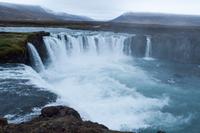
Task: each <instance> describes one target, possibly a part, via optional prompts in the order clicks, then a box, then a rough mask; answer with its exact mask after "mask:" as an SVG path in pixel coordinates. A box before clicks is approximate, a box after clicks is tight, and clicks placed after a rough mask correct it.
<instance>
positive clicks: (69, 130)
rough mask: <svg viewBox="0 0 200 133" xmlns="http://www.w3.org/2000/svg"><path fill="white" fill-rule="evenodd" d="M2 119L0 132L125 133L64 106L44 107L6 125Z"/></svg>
mask: <svg viewBox="0 0 200 133" xmlns="http://www.w3.org/2000/svg"><path fill="white" fill-rule="evenodd" d="M4 120H5V121H6V119H3V121H1V119H0V133H125V132H118V131H111V130H109V129H108V128H107V127H106V126H104V125H101V124H98V123H94V122H91V121H83V120H82V119H81V117H80V115H79V113H78V112H77V111H76V110H74V109H72V108H69V107H65V106H55V107H46V108H44V109H42V111H41V115H40V116H39V117H37V118H34V119H33V120H32V121H29V122H25V123H21V124H9V125H7V124H6V123H4V122H5V121H4ZM1 123H3V124H1ZM1 125H2V126H1Z"/></svg>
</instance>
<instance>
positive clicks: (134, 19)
mask: <svg viewBox="0 0 200 133" xmlns="http://www.w3.org/2000/svg"><path fill="white" fill-rule="evenodd" d="M112 22H120V23H134V24H156V25H169V26H173V25H174V26H177V25H180V26H187V25H189V26H200V16H195V15H175V14H162V13H133V12H128V13H124V14H122V15H121V16H119V17H117V18H115V19H114V20H112Z"/></svg>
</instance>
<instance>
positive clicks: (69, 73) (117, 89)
mask: <svg viewBox="0 0 200 133" xmlns="http://www.w3.org/2000/svg"><path fill="white" fill-rule="evenodd" d="M132 36H133V35H127V34H115V33H107V32H89V31H85V32H84V31H76V32H66V33H58V34H51V35H50V36H47V37H44V42H45V46H46V50H47V52H48V56H49V60H48V61H49V63H47V64H48V66H46V70H45V73H42V74H41V75H42V77H43V78H44V79H45V80H46V81H47V82H48V83H49V85H50V86H51V87H50V90H51V91H53V92H55V93H56V94H57V95H59V97H60V98H59V99H58V101H57V103H58V104H65V105H68V106H71V107H73V108H75V109H77V110H78V111H79V112H80V113H81V116H82V117H83V118H84V119H89V120H92V121H96V122H99V123H102V124H105V125H106V126H108V127H109V128H111V129H116V130H132V129H140V128H146V127H150V126H155V125H156V126H157V125H159V124H163V123H165V124H166V123H167V125H168V122H169V120H170V121H173V122H176V121H178V120H180V119H178V120H177V119H176V118H174V117H173V116H172V115H171V114H169V113H162V112H161V109H162V108H163V107H164V106H166V105H168V98H167V97H162V98H152V97H145V96H144V95H142V94H141V93H139V92H138V91H137V87H139V86H135V84H134V85H133V86H132V85H131V83H132V82H135V83H136V84H140V85H142V84H144V83H146V84H148V85H150V84H155V83H154V82H153V81H152V80H151V79H149V77H148V75H147V74H146V73H145V72H144V71H143V70H142V69H140V68H138V67H136V66H134V65H132V62H133V60H132V58H130V57H129V56H127V55H130V54H131V53H132V51H131V50H132V49H131V45H132V44H128V45H127V44H126V43H127V42H132V41H127V39H130V38H131V37H132ZM125 42H126V43H125ZM148 43H149V45H150V38H148ZM149 47H150V46H149ZM149 49H150V48H149ZM34 50H35V49H33V51H34ZM148 55H150V54H148ZM127 82H128V83H129V84H128V83H127ZM164 118H166V119H164ZM157 120H159V121H157ZM155 121H156V122H155Z"/></svg>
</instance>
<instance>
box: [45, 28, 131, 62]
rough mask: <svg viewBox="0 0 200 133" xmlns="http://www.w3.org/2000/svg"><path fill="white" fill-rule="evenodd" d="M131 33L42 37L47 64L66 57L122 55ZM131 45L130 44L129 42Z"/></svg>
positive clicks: (66, 34) (74, 33)
mask: <svg viewBox="0 0 200 133" xmlns="http://www.w3.org/2000/svg"><path fill="white" fill-rule="evenodd" d="M130 37H131V35H127V34H115V33H106V32H105V33H101V32H99V33H97V32H93V33H91V32H72V33H70V32H69V33H66V32H65V33H57V34H51V35H50V36H47V37H44V43H45V46H46V50H47V52H48V53H47V54H48V56H49V62H50V63H49V64H51V65H62V64H63V63H64V62H65V61H66V60H67V58H70V57H77V56H84V55H87V56H116V57H117V56H123V55H128V54H130V53H131V49H130V48H129V49H128V50H129V52H128V53H127V52H125V49H126V47H125V42H126V40H127V39H130ZM129 45H131V44H129Z"/></svg>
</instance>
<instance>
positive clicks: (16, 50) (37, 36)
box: [0, 32, 47, 64]
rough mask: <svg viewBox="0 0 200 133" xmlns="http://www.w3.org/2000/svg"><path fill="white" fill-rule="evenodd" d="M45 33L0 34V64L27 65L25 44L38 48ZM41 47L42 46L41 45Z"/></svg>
mask: <svg viewBox="0 0 200 133" xmlns="http://www.w3.org/2000/svg"><path fill="white" fill-rule="evenodd" d="M45 34H47V33H45V32H35V33H5V32H0V63H24V64H27V63H29V62H28V61H29V59H28V53H27V48H26V45H27V42H35V44H37V45H38V46H40V44H41V43H42V42H41V39H42V36H44V35H45ZM41 45H42V44H41Z"/></svg>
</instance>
